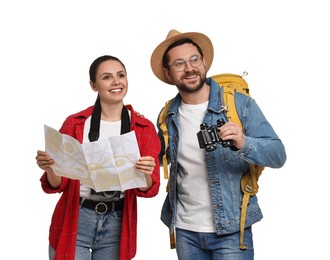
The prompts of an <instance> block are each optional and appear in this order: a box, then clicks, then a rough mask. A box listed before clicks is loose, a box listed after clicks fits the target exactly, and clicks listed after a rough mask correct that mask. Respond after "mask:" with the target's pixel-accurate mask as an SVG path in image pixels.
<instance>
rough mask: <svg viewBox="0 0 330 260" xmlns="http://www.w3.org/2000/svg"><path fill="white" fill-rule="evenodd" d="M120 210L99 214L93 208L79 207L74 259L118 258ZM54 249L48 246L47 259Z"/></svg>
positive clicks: (50, 257) (111, 259) (101, 259)
mask: <svg viewBox="0 0 330 260" xmlns="http://www.w3.org/2000/svg"><path fill="white" fill-rule="evenodd" d="M122 217H123V213H122V211H110V212H108V213H106V214H104V215H100V214H98V213H96V212H95V210H91V209H87V208H82V207H81V208H80V210H79V222H78V234H77V244H76V255H75V260H106V259H109V260H116V259H119V246H120V237H121V224H122ZM54 254H55V251H54V249H53V248H51V247H49V259H51V260H52V259H54Z"/></svg>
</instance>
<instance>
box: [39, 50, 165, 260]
mask: <svg viewBox="0 0 330 260" xmlns="http://www.w3.org/2000/svg"><path fill="white" fill-rule="evenodd" d="M89 76H90V86H91V88H92V90H94V91H95V92H97V93H98V97H97V100H96V103H95V105H94V106H91V107H88V108H87V109H85V110H83V111H81V112H79V113H76V114H73V115H70V116H69V117H67V118H66V120H65V121H64V123H63V125H62V127H61V129H60V132H61V133H62V134H67V135H70V136H72V137H74V138H76V139H77V140H78V141H79V142H81V143H86V142H93V141H96V140H97V139H101V138H105V137H108V136H115V135H120V134H124V133H126V132H129V131H133V130H134V131H135V134H136V138H137V142H138V146H139V150H140V154H141V158H140V159H139V160H138V161H137V162H136V164H135V167H136V169H137V170H138V171H140V172H142V173H144V174H145V177H146V182H147V187H144V188H134V189H129V190H126V191H124V192H120V191H111V192H110V191H107V192H95V191H94V190H93V189H91V188H89V187H87V186H85V185H83V184H81V183H80V181H79V180H73V179H69V178H66V177H61V176H58V175H56V174H55V172H54V171H53V169H52V168H51V166H52V165H53V164H54V160H53V159H52V158H50V156H49V155H48V154H47V153H46V152H44V151H37V156H36V160H37V164H38V166H39V167H40V168H41V169H42V170H44V171H45V172H44V174H43V175H42V177H41V179H40V180H41V184H42V188H43V190H44V191H45V192H46V193H57V192H61V193H62V196H61V197H60V199H59V201H58V203H57V205H56V207H55V211H54V214H53V217H52V221H51V226H50V234H49V258H50V259H59V260H63V259H67V260H69V259H75V260H77V259H93V260H104V259H120V260H127V259H132V258H133V257H134V256H135V254H136V232H137V196H139V197H154V196H156V195H157V194H158V191H159V185H160V179H159V169H160V166H159V160H158V154H159V152H160V142H159V138H158V136H157V133H156V130H155V127H154V125H153V124H152V123H151V122H150V121H149V120H148V119H146V118H144V117H141V116H138V114H137V113H136V112H135V111H134V110H133V108H132V106H131V105H124V103H123V98H124V97H125V96H126V94H127V90H128V81H127V73H126V68H125V66H124V64H123V63H122V62H121V61H120V60H119V59H118V58H116V57H113V56H107V55H106V56H101V57H99V58H97V59H96V60H95V61H94V62H93V63H92V64H91V66H90V70H89Z"/></svg>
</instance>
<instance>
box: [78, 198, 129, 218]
mask: <svg viewBox="0 0 330 260" xmlns="http://www.w3.org/2000/svg"><path fill="white" fill-rule="evenodd" d="M82 200H83V203H82V204H81V207H84V208H87V209H92V210H95V212H96V213H97V214H100V215H103V214H106V213H108V212H110V211H123V208H124V199H121V200H118V201H95V200H88V199H84V198H80V202H81V201H82Z"/></svg>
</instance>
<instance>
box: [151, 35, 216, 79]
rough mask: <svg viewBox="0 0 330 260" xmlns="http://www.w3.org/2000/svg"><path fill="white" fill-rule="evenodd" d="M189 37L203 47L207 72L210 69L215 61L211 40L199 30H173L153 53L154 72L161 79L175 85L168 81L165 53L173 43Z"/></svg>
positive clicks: (152, 65) (152, 64) (152, 66)
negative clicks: (183, 31)
mask: <svg viewBox="0 0 330 260" xmlns="http://www.w3.org/2000/svg"><path fill="white" fill-rule="evenodd" d="M183 38H189V39H191V40H192V41H194V42H195V43H196V44H198V46H199V47H200V48H201V49H202V51H203V55H204V61H205V63H206V72H207V71H208V70H209V69H210V67H211V65H212V61H213V45H212V42H211V40H210V39H209V38H208V37H207V36H206V35H204V34H202V33H198V32H187V33H180V32H178V31H176V30H171V31H170V32H169V33H168V35H167V37H166V39H165V41H163V42H162V43H160V44H159V45H158V46H157V47H156V49H155V50H154V52H153V53H152V55H151V60H150V62H151V68H152V71H153V73H154V74H155V75H156V77H157V78H159V79H160V80H161V81H163V82H165V83H167V84H170V85H173V84H172V83H171V82H169V81H168V79H167V77H166V76H165V74H164V72H163V62H162V61H163V55H164V53H165V51H166V49H167V48H168V46H170V45H171V44H172V43H174V42H176V41H178V40H180V39H183Z"/></svg>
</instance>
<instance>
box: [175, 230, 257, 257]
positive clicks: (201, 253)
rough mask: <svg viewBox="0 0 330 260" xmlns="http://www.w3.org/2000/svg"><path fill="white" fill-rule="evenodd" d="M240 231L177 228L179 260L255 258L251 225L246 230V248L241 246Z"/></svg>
mask: <svg viewBox="0 0 330 260" xmlns="http://www.w3.org/2000/svg"><path fill="white" fill-rule="evenodd" d="M239 234H240V233H239V232H237V233H233V234H228V235H217V234H216V233H200V232H192V231H188V230H184V229H179V228H176V252H177V255H178V259H179V260H253V257H254V249H253V241H252V230H251V227H249V228H246V229H245V231H244V245H245V246H247V249H246V250H241V249H240V248H239Z"/></svg>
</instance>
